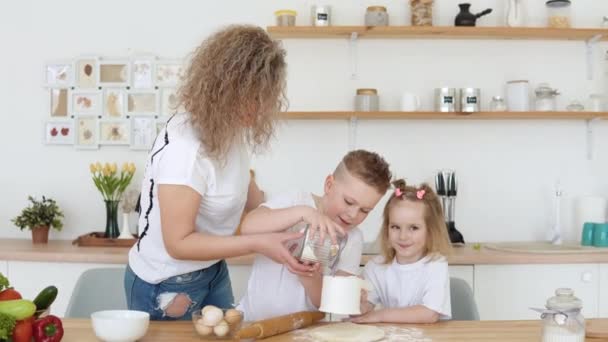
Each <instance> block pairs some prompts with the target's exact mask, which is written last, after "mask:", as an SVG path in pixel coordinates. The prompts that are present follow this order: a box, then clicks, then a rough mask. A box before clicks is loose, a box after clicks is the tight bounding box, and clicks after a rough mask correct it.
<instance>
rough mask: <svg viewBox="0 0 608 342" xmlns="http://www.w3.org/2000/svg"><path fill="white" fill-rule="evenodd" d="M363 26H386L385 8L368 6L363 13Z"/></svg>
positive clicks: (386, 15)
mask: <svg viewBox="0 0 608 342" xmlns="http://www.w3.org/2000/svg"><path fill="white" fill-rule="evenodd" d="M365 26H388V13H387V12H386V7H384V6H369V7H368V8H367V11H366V12H365Z"/></svg>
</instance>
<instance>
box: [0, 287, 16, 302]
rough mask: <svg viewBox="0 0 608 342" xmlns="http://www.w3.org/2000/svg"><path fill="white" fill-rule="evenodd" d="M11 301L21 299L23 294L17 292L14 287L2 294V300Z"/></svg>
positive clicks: (0, 294) (0, 296) (0, 293)
mask: <svg viewBox="0 0 608 342" xmlns="http://www.w3.org/2000/svg"><path fill="white" fill-rule="evenodd" d="M11 299H21V293H19V292H17V291H16V290H15V289H13V288H12V287H11V288H8V289H6V290H4V291H2V292H0V300H11Z"/></svg>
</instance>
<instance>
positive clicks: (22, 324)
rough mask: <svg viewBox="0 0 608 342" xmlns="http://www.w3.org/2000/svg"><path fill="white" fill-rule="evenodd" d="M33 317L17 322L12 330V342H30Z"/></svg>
mask: <svg viewBox="0 0 608 342" xmlns="http://www.w3.org/2000/svg"><path fill="white" fill-rule="evenodd" d="M33 323H34V317H30V318H27V319H24V320H21V321H17V324H16V325H15V328H14V329H13V342H30V341H31V340H32V337H33V336H34V328H33Z"/></svg>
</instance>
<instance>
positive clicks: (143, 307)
mask: <svg viewBox="0 0 608 342" xmlns="http://www.w3.org/2000/svg"><path fill="white" fill-rule="evenodd" d="M125 293H126V296H127V307H128V308H129V310H139V311H145V312H148V313H149V314H150V319H151V320H156V321H172V320H190V319H192V312H194V311H196V310H200V309H202V308H203V307H204V306H205V305H215V306H217V307H219V308H232V307H233V306H234V304H233V303H234V296H233V295H232V286H231V284H230V276H229V275H228V267H227V266H226V261H224V260H221V261H219V262H217V263H215V264H213V265H211V266H209V267H208V268H205V269H203V270H199V271H194V272H190V273H186V274H181V275H178V276H174V277H171V278H169V279H166V280H164V281H162V282H160V283H158V284H150V283H147V282H145V281H143V280H142V279H140V278H139V277H138V276H137V275H136V274H135V273H134V272H133V270H131V268H130V267H129V266H128V265H127V269H126V271H125Z"/></svg>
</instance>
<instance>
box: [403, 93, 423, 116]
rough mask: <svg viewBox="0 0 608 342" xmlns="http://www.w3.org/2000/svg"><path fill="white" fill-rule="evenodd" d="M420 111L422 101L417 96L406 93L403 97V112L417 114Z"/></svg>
mask: <svg viewBox="0 0 608 342" xmlns="http://www.w3.org/2000/svg"><path fill="white" fill-rule="evenodd" d="M419 109H420V99H419V98H418V96H417V95H415V94H412V93H408V92H405V93H403V94H402V95H401V110H402V111H404V112H415V111H417V110H419Z"/></svg>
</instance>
